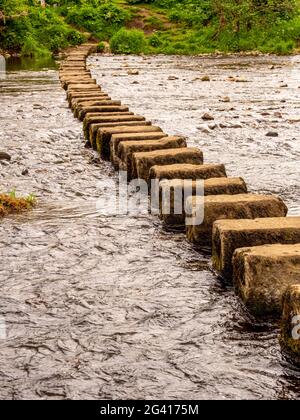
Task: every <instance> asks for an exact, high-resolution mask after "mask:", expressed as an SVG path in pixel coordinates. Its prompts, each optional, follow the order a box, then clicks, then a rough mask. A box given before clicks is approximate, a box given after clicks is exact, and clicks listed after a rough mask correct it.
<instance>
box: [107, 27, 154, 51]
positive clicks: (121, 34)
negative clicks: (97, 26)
mask: <svg viewBox="0 0 300 420" xmlns="http://www.w3.org/2000/svg"><path fill="white" fill-rule="evenodd" d="M146 46H147V41H146V37H145V34H144V32H142V31H139V30H137V29H131V30H128V29H121V30H120V31H118V32H117V33H116V34H115V35H114V36H113V37H112V38H111V40H110V49H111V51H112V52H113V53H115V54H141V53H142V52H145V50H146Z"/></svg>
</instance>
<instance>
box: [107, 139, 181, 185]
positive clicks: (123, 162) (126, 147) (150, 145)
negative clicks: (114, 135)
mask: <svg viewBox="0 0 300 420" xmlns="http://www.w3.org/2000/svg"><path fill="white" fill-rule="evenodd" d="M183 147H187V145H186V140H185V139H184V138H183V137H177V136H170V137H165V138H161V139H158V140H146V141H144V140H139V141H125V142H124V141H122V142H120V143H119V146H118V148H117V153H115V155H114V159H115V160H118V163H119V169H121V170H122V171H126V172H127V173H128V179H132V177H133V176H134V174H133V172H132V158H133V153H138V152H151V151H153V150H163V149H177V148H183ZM115 167H117V163H116V164H115Z"/></svg>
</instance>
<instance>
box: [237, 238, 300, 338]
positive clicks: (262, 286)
mask: <svg viewBox="0 0 300 420" xmlns="http://www.w3.org/2000/svg"><path fill="white" fill-rule="evenodd" d="M233 282H234V286H235V289H236V291H237V293H238V294H239V295H240V296H241V298H242V300H243V302H244V303H245V305H246V307H247V308H248V309H249V311H250V312H251V313H253V314H254V315H256V316H266V315H272V316H278V315H279V316H280V315H281V313H282V299H283V296H284V293H285V292H286V290H287V288H288V287H289V286H292V285H293V284H298V285H299V286H300V243H299V244H296V245H281V244H279V245H278V244H276V245H261V246H255V247H252V248H248V247H247V248H239V249H237V250H236V251H235V253H234V256H233ZM299 338H300V337H299Z"/></svg>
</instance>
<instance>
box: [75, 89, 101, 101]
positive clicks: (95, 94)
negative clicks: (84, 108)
mask: <svg viewBox="0 0 300 420" xmlns="http://www.w3.org/2000/svg"><path fill="white" fill-rule="evenodd" d="M103 95H107V93H105V92H102V91H101V90H99V89H98V90H97V91H96V92H69V93H67V99H68V101H69V103H71V101H75V100H79V99H83V100H85V101H86V100H89V99H90V98H101V97H102V96H103Z"/></svg>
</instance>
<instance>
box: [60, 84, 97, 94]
mask: <svg viewBox="0 0 300 420" xmlns="http://www.w3.org/2000/svg"><path fill="white" fill-rule="evenodd" d="M91 90H93V91H95V90H101V88H100V86H98V85H94V84H93V83H89V84H84V83H71V84H70V85H69V86H68V89H67V92H74V91H79V92H80V91H84V92H90V91H91Z"/></svg>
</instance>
